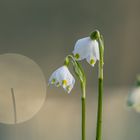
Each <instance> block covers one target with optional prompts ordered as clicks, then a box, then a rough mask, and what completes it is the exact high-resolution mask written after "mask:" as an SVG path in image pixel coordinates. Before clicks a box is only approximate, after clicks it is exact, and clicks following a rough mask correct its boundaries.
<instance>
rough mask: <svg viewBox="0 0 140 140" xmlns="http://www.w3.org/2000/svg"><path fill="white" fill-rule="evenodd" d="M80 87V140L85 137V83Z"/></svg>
mask: <svg viewBox="0 0 140 140" xmlns="http://www.w3.org/2000/svg"><path fill="white" fill-rule="evenodd" d="M81 88H82V97H81V102H82V140H85V139H86V87H85V84H82V85H81Z"/></svg>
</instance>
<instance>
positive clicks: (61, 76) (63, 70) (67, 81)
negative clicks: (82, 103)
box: [49, 66, 75, 93]
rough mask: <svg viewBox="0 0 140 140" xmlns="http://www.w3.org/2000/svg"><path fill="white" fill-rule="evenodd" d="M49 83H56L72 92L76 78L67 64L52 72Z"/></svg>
mask: <svg viewBox="0 0 140 140" xmlns="http://www.w3.org/2000/svg"><path fill="white" fill-rule="evenodd" d="M49 84H54V85H55V86H57V87H59V86H62V87H63V88H64V90H65V91H67V92H68V93H70V92H71V90H72V88H73V86H74V84H75V79H74V77H73V76H72V74H71V73H70V71H69V69H68V68H67V66H62V67H60V68H58V69H57V70H56V71H54V72H53V73H52V75H51V77H50V79H49Z"/></svg>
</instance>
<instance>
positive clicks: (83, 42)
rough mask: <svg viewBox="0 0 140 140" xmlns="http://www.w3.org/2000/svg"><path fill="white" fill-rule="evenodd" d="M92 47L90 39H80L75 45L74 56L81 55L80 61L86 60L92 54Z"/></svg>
mask: <svg viewBox="0 0 140 140" xmlns="http://www.w3.org/2000/svg"><path fill="white" fill-rule="evenodd" d="M90 45H91V39H90V37H85V38H82V39H79V40H78V41H77V42H76V44H75V47H74V51H73V54H74V55H76V54H79V58H77V59H78V60H82V59H84V58H86V57H87V56H88V55H89V52H90V48H89V46H90Z"/></svg>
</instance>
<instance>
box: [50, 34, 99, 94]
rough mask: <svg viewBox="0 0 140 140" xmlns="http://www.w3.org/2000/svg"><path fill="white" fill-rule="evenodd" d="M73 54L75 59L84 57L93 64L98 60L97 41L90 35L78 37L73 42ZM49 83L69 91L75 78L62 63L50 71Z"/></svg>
mask: <svg viewBox="0 0 140 140" xmlns="http://www.w3.org/2000/svg"><path fill="white" fill-rule="evenodd" d="M73 55H74V58H75V59H76V60H77V61H80V60H83V59H86V60H87V62H88V63H89V64H90V65H91V66H94V65H95V63H96V61H97V60H99V44H98V41H97V40H96V39H92V37H85V38H82V39H79V40H78V41H77V42H76V44H75V47H74V51H73ZM49 84H54V85H55V86H57V87H59V86H62V87H63V88H64V90H65V91H66V92H68V93H70V91H71V90H72V88H73V87H74V84H75V79H74V77H73V76H72V74H71V73H70V71H69V69H68V67H67V66H66V65H64V66H62V67H60V68H58V69H57V70H56V71H54V72H53V73H52V75H51V77H50V79H49Z"/></svg>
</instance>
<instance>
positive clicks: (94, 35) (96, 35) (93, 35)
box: [90, 30, 100, 40]
mask: <svg viewBox="0 0 140 140" xmlns="http://www.w3.org/2000/svg"><path fill="white" fill-rule="evenodd" d="M90 38H91V39H92V40H98V39H99V38H100V32H99V31H98V30H95V31H94V32H92V33H91V35H90Z"/></svg>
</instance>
